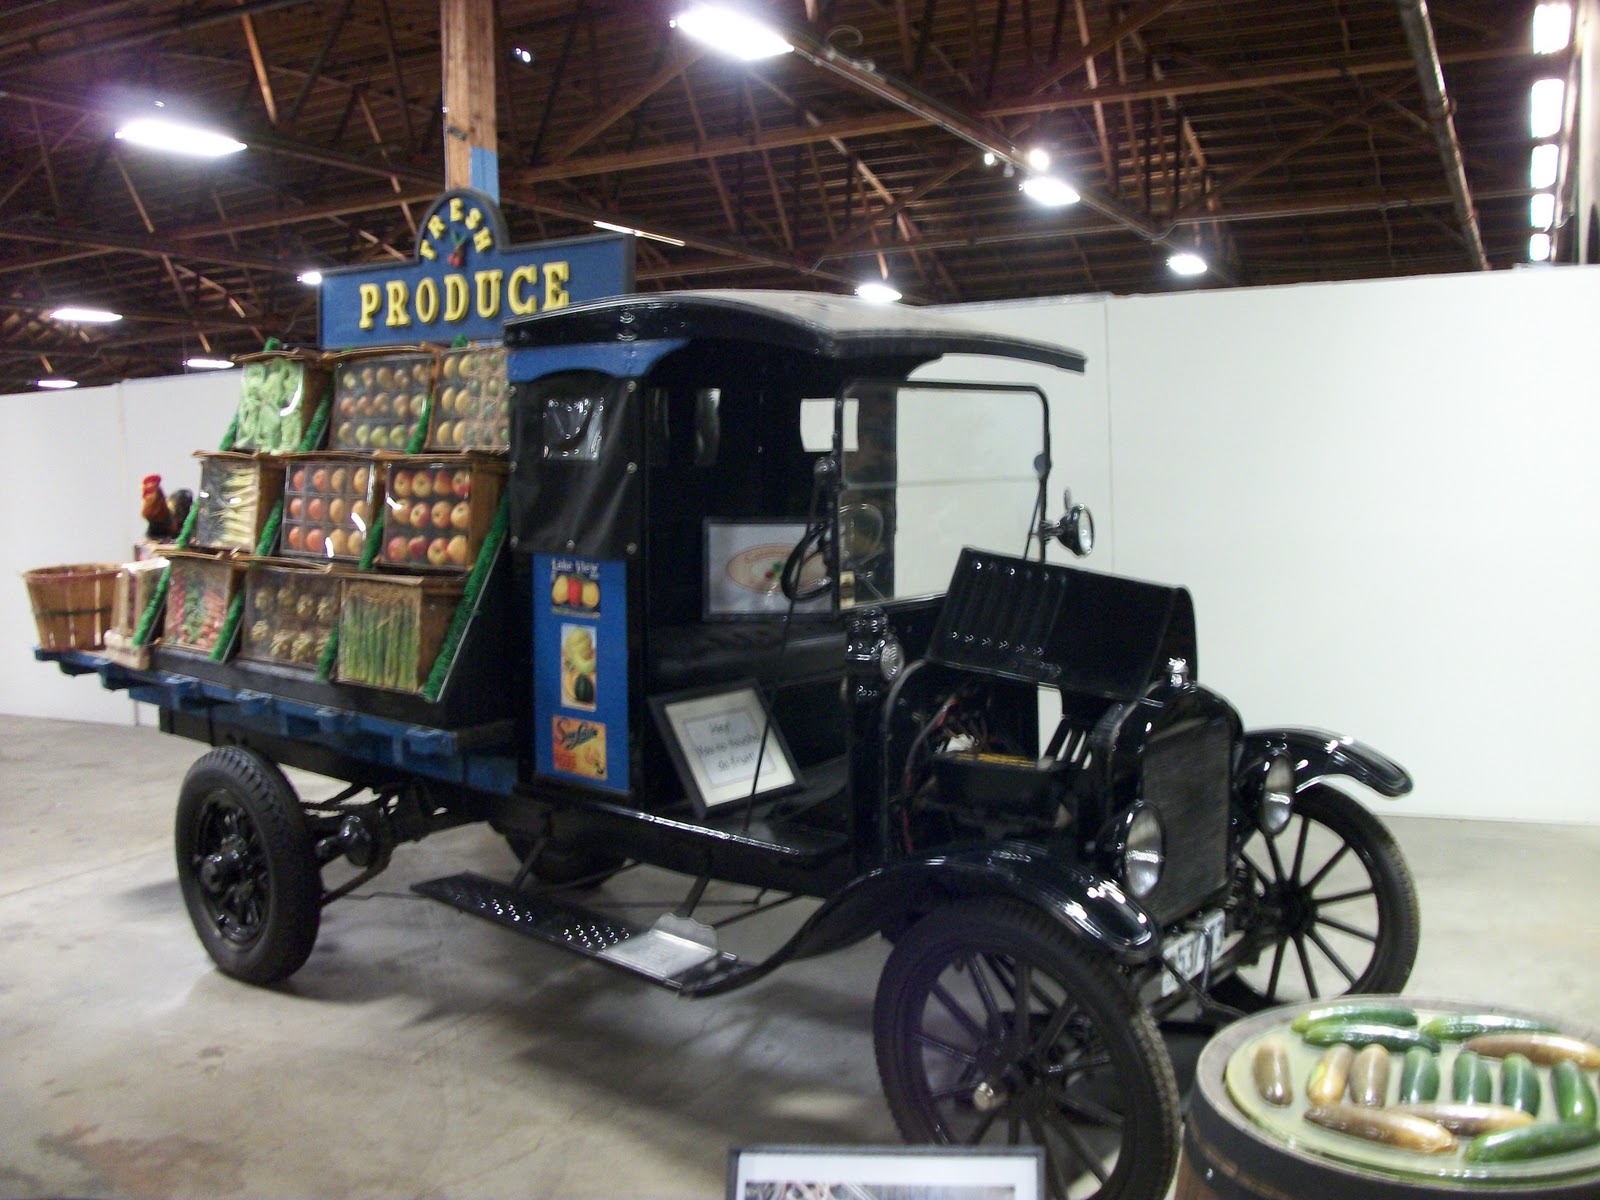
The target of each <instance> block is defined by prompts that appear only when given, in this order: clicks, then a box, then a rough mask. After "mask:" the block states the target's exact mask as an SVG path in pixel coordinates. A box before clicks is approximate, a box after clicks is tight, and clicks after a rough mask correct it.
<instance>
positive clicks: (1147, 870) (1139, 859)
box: [1122, 805, 1167, 900]
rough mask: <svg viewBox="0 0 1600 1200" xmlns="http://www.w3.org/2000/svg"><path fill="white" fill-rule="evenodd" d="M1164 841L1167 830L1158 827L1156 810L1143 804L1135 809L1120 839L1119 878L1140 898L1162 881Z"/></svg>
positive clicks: (1165, 841) (1159, 820) (1164, 859)
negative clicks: (1120, 865)
mask: <svg viewBox="0 0 1600 1200" xmlns="http://www.w3.org/2000/svg"><path fill="white" fill-rule="evenodd" d="M1166 843H1167V835H1166V831H1165V830H1164V829H1162V828H1161V818H1160V817H1159V816H1158V815H1157V814H1156V810H1155V809H1153V808H1149V807H1146V806H1144V805H1141V806H1140V807H1138V808H1136V809H1135V810H1134V812H1133V816H1132V818H1131V819H1130V820H1129V821H1128V832H1127V836H1126V837H1124V838H1123V841H1122V881H1123V883H1125V884H1126V885H1127V888H1128V891H1130V892H1132V893H1133V895H1135V896H1136V897H1138V898H1139V899H1141V900H1142V899H1144V897H1146V896H1148V895H1149V894H1150V893H1151V892H1153V891H1155V887H1156V884H1158V883H1160V882H1161V869H1162V867H1163V866H1165V865H1166V861H1167V844H1166Z"/></svg>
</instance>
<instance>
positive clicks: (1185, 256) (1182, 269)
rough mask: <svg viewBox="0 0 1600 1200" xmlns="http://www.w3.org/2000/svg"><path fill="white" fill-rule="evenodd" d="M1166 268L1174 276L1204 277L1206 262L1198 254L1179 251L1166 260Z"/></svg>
mask: <svg viewBox="0 0 1600 1200" xmlns="http://www.w3.org/2000/svg"><path fill="white" fill-rule="evenodd" d="M1167 267H1168V268H1169V269H1170V270H1171V271H1172V273H1173V274H1174V275H1204V274H1205V273H1206V260H1205V259H1203V258H1201V257H1200V256H1199V255H1198V254H1190V253H1189V252H1188V251H1181V252H1179V253H1177V254H1174V255H1173V256H1172V257H1171V258H1169V259H1167Z"/></svg>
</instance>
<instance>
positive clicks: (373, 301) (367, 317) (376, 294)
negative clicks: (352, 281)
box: [360, 283, 383, 329]
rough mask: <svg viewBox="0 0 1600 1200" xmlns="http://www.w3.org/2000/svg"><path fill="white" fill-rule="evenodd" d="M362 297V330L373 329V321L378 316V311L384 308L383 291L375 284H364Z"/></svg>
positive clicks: (361, 292)
mask: <svg viewBox="0 0 1600 1200" xmlns="http://www.w3.org/2000/svg"><path fill="white" fill-rule="evenodd" d="M360 295H361V321H360V326H361V328H362V329H371V328H372V319H373V318H374V317H376V316H377V315H378V309H380V308H382V307H383V291H382V290H381V289H380V288H379V287H378V285H377V284H375V283H363V284H362V285H361V290H360Z"/></svg>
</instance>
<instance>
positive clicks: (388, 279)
mask: <svg viewBox="0 0 1600 1200" xmlns="http://www.w3.org/2000/svg"><path fill="white" fill-rule="evenodd" d="M508 241H509V238H508V235H507V233H506V226H505V220H504V219H503V218H502V217H501V215H500V209H499V207H498V206H497V205H496V204H495V202H494V201H493V200H492V199H490V198H489V197H488V196H487V195H485V194H484V193H482V192H477V191H473V190H472V189H471V188H456V189H453V190H451V191H448V192H445V193H444V195H442V196H440V197H439V199H438V200H436V201H434V203H433V205H432V207H430V208H429V210H428V212H427V215H426V216H424V217H423V219H422V223H421V224H420V225H419V226H418V227H417V257H416V259H415V261H413V262H410V263H390V264H385V265H383V266H378V267H373V266H361V267H350V268H347V269H344V270H339V271H328V272H325V273H324V275H323V279H322V287H321V308H320V316H319V322H318V332H319V335H320V338H321V344H322V348H323V349H325V350H334V349H348V348H350V347H354V346H395V345H403V344H406V343H410V342H453V341H454V340H455V339H456V338H458V337H465V338H467V339H468V340H469V341H480V340H489V341H499V340H500V337H501V331H502V328H503V326H504V325H505V322H506V320H507V319H508V318H510V317H520V316H526V315H527V314H529V313H538V312H548V311H550V310H551V309H557V308H565V307H566V306H567V305H569V304H577V303H580V302H582V301H585V300H600V299H603V298H605V297H607V296H619V295H622V294H624V293H626V292H631V291H632V290H633V249H634V239H633V237H632V236H631V235H629V234H602V235H597V236H595V237H581V238H568V239H566V240H563V241H554V242H538V243H535V244H533V245H526V246H511V245H508V244H507V243H508Z"/></svg>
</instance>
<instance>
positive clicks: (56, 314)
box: [50, 304, 122, 325]
mask: <svg viewBox="0 0 1600 1200" xmlns="http://www.w3.org/2000/svg"><path fill="white" fill-rule="evenodd" d="M50 319H51V320H52V321H65V322H67V323H68V324H69V325H111V324H113V323H115V322H117V321H120V320H122V314H121V313H114V312H108V311H107V310H106V309H103V308H75V307H73V306H72V305H70V304H69V305H68V306H67V307H65V308H58V309H55V310H53V311H52V312H51V313H50Z"/></svg>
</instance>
